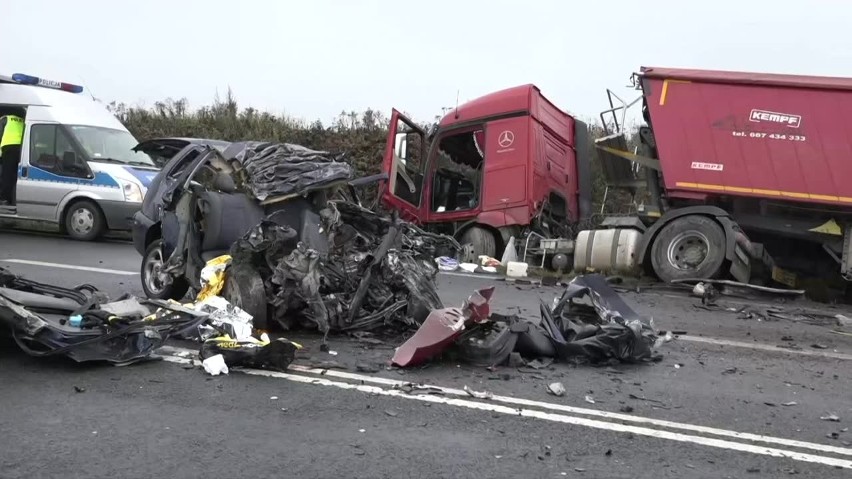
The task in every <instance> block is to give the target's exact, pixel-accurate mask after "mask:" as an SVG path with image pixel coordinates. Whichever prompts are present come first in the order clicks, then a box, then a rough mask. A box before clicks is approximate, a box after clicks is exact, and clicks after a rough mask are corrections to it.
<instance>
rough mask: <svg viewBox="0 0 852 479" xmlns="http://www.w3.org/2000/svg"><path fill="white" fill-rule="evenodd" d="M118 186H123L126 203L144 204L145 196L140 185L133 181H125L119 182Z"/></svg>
mask: <svg viewBox="0 0 852 479" xmlns="http://www.w3.org/2000/svg"><path fill="white" fill-rule="evenodd" d="M118 184H119V185H121V191H123V192H124V201H129V202H131V203H141V202H142V198H143V197H144V196H145V195H144V194H143V193H142V188H140V187H139V185H137V184H136V183H134V182H132V181H125V180H118Z"/></svg>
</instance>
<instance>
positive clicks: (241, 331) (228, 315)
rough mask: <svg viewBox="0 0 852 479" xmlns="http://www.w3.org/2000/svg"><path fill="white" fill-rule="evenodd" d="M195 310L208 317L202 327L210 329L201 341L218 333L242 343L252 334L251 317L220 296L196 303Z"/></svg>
mask: <svg viewBox="0 0 852 479" xmlns="http://www.w3.org/2000/svg"><path fill="white" fill-rule="evenodd" d="M195 309H196V310H197V311H201V312H202V313H207V315H208V319H207V321H206V322H205V325H204V327H208V328H210V334H209V335H208V334H203V335H202V339H206V338H207V337H209V336H212V335H213V334H215V332H216V331H218V332H220V333H225V334H228V335H229V336H231V337H233V338H235V339H236V340H238V341H243V340H246V339H248V338H250V337H251V336H252V334H253V333H254V325H253V324H252V316H251V315H250V314H248V313H246V312H245V311H243V310H242V309H240V308H238V307H237V306H234V305H232V304H231V303H229V302H228V301H227V300H226V299H225V298H223V297H221V296H209V297H207V298H205V299H203V300H201V301H197V302H196V303H195Z"/></svg>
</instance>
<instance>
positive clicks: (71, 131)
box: [0, 73, 159, 241]
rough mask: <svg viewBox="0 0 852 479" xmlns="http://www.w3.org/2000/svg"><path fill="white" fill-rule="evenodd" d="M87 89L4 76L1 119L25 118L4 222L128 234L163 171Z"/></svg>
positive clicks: (75, 234)
mask: <svg viewBox="0 0 852 479" xmlns="http://www.w3.org/2000/svg"><path fill="white" fill-rule="evenodd" d="M82 92H83V87H81V86H79V85H72V84H70V83H63V82H57V81H52V80H45V79H42V78H38V77H34V76H31V75H24V74H20V73H16V74H13V75H11V76H2V75H0V116H3V115H17V116H20V117H22V118H24V123H25V130H24V139H23V144H22V145H21V161H20V164H19V166H18V172H17V173H18V175H17V176H18V178H17V185H16V190H15V192H14V195H13V196H14V201H13V206H12V207H7V208H5V209H3V210H0V220H3V219H7V220H9V219H13V220H14V219H23V220H37V221H47V222H51V223H54V224H57V225H59V227H60V228H61V229H62V230H63V231H64V232H66V233H67V234H68V235H69V236H70V237H72V238H74V239H78V240H84V241H89V240H94V239H96V238H98V237H99V236H100V235H101V234H102V233H104V232H105V231H107V230H129V229H130V224H131V219H132V217H133V215H134V214H135V213H136V212H137V211H139V209H140V207H141V205H142V199H143V197H144V196H145V193H146V191H147V188H148V185H150V184H151V181H152V180H153V178H154V176H156V174H157V172H158V171H159V169H158V168H157V167H156V166H155V163H154V161H153V160H152V159H151V157H149V156H148V155H147V154H145V153H142V152H135V151H133V148H134V147H135V146H136V145H137V143H138V142H137V141H136V139H135V138H134V137H133V135H132V134H130V132H129V131H127V129H126V128H125V127H124V125H122V124H121V123H120V122H119V121H118V119H117V118H115V116H114V115H112V114H111V113H110V112H109V110H107V109H106V107H104V106H103V105H102V104H100V103H98V102H97V101H95V100H94V99H93V98H92V97H91V96H89V95H83V94H82Z"/></svg>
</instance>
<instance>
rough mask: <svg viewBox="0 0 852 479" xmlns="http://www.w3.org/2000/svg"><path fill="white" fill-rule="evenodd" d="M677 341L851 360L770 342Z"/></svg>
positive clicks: (684, 338)
mask: <svg viewBox="0 0 852 479" xmlns="http://www.w3.org/2000/svg"><path fill="white" fill-rule="evenodd" d="M677 340H678V341H691V342H693V343H705V344H715V345H717V346H733V347H736V348H748V349H757V350H760V351H771V352H774V353H784V354H798V355H800V356H813V357H821V358H831V359H842V360H844V361H852V354H843V353H837V352H833V351H807V350H798V349H788V348H782V347H780V346H773V345H771V344H763V343H746V342H743V341H731V340H728V339H717V338H705V337H703V336H690V335H683V336H678V337H677Z"/></svg>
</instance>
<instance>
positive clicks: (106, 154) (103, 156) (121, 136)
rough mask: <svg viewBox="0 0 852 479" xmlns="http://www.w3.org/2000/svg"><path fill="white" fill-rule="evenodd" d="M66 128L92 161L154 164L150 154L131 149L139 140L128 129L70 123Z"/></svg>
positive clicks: (141, 164)
mask: <svg viewBox="0 0 852 479" xmlns="http://www.w3.org/2000/svg"><path fill="white" fill-rule="evenodd" d="M67 128H68V131H69V132H71V135H73V136H74V138H75V139H76V140H77V141H78V142H79V143H80V145H82V146H83V148H84V149H85V150H86V154H87V155H88V156H89V159H91V160H93V161H110V162H120V163H125V164H128V165H139V166H155V165H154V161H153V160H152V159H151V157H150V156H148V155H147V154H145V153H142V152H135V151H133V147H134V146H136V145H137V144H138V143H139V142H138V141H136V138H134V137H133V135H131V134H130V132H128V131H123V130H114V129H112V128H103V127H99V126H81V125H71V126H67Z"/></svg>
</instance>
